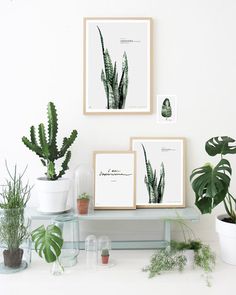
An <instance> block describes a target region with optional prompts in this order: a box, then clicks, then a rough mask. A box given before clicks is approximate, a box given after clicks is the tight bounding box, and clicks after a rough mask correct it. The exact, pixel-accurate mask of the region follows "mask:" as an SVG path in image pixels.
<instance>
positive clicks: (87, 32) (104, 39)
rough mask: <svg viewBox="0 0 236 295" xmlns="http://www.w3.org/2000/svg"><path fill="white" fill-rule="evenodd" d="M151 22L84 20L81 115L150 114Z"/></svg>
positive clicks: (146, 20)
mask: <svg viewBox="0 0 236 295" xmlns="http://www.w3.org/2000/svg"><path fill="white" fill-rule="evenodd" d="M151 51H152V50H151V18H135V17H130V18H96V17H89V18H84V85H83V86H84V114H86V115H89V114H112V115H114V114H148V113H150V112H151V56H152V54H151Z"/></svg>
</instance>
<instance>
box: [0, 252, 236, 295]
mask: <svg viewBox="0 0 236 295" xmlns="http://www.w3.org/2000/svg"><path fill="white" fill-rule="evenodd" d="M152 253H153V251H152V250H129V251H128V250H123V251H121V250H120V251H113V252H112V259H113V260H115V261H116V265H115V266H114V267H111V268H109V269H108V268H106V269H104V268H102V269H99V270H93V271H88V270H86V269H85V253H84V251H81V252H80V255H79V263H78V264H77V265H76V266H75V267H73V268H70V269H67V270H66V272H65V273H64V274H63V275H62V276H57V277H55V276H52V275H51V274H50V268H51V266H50V265H48V264H46V263H44V261H43V260H41V259H39V258H38V257H37V256H36V255H35V254H34V255H33V261H32V264H31V266H30V268H28V269H27V270H25V271H23V272H21V273H16V274H13V275H0V295H14V294H20V295H21V294H22V295H23V294H24V295H28V294H30V295H33V294H35V295H38V294H52V295H54V294H57V295H60V294H70V295H72V294H78V295H82V294H86V295H90V294H110V295H116V294H119V295H125V294H136V295H139V294H143V295H151V294H155V295H158V294H163V295H164V294H165V295H169V294H181V295H184V294H188V295H189V294H191V295H192V294H201V295H202V294H214V295H217V294H221V295H222V294H229V293H231V294H234V293H235V284H236V266H231V265H227V264H225V263H223V262H221V260H220V258H219V257H218V258H217V265H216V269H215V271H214V273H213V274H212V280H211V281H212V287H210V288H209V287H207V286H206V283H205V279H204V278H203V277H202V271H200V270H193V271H185V272H183V273H178V272H172V273H166V274H163V275H161V276H158V277H155V278H153V279H148V277H147V273H144V272H142V267H143V266H145V265H146V264H147V263H148V261H149V258H150V255H151V254H152Z"/></svg>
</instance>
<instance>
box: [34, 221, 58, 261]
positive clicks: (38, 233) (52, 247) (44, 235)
mask: <svg viewBox="0 0 236 295" xmlns="http://www.w3.org/2000/svg"><path fill="white" fill-rule="evenodd" d="M31 237H32V240H33V241H34V243H35V244H34V247H35V251H36V252H37V253H38V254H39V256H40V257H42V258H44V259H45V260H46V261H47V262H54V261H56V260H57V258H58V257H59V256H60V254H61V248H62V245H63V239H62V232H61V229H60V228H59V227H57V226H56V225H48V226H47V228H46V229H45V227H44V225H41V226H40V227H38V228H36V229H35V230H34V231H33V232H32V233H31Z"/></svg>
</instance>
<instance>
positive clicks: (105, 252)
mask: <svg viewBox="0 0 236 295" xmlns="http://www.w3.org/2000/svg"><path fill="white" fill-rule="evenodd" d="M101 256H109V250H108V249H102V254H101Z"/></svg>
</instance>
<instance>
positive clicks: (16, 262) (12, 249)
mask: <svg viewBox="0 0 236 295" xmlns="http://www.w3.org/2000/svg"><path fill="white" fill-rule="evenodd" d="M6 168H7V172H8V175H9V179H7V180H6V184H4V185H3V186H2V191H1V193H0V197H1V199H2V200H1V203H0V209H1V210H0V244H2V245H3V246H4V247H5V250H4V251H3V259H4V263H3V264H4V267H3V268H2V269H1V270H2V271H3V272H4V273H11V272H16V271H19V270H22V269H24V268H26V267H27V266H28V263H29V259H28V258H29V257H25V258H26V260H24V261H23V257H24V250H26V249H27V247H28V250H29V249H30V240H29V236H30V220H29V219H28V218H27V217H25V214H24V209H25V206H26V204H27V202H28V200H29V198H30V191H31V188H32V187H30V186H29V184H28V183H27V184H24V183H23V176H24V174H25V171H26V168H25V170H24V172H23V173H19V174H18V172H17V166H16V165H15V169H14V173H11V172H10V171H9V169H8V166H7V163H6ZM26 252H27V251H26ZM26 255H27V254H26Z"/></svg>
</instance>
